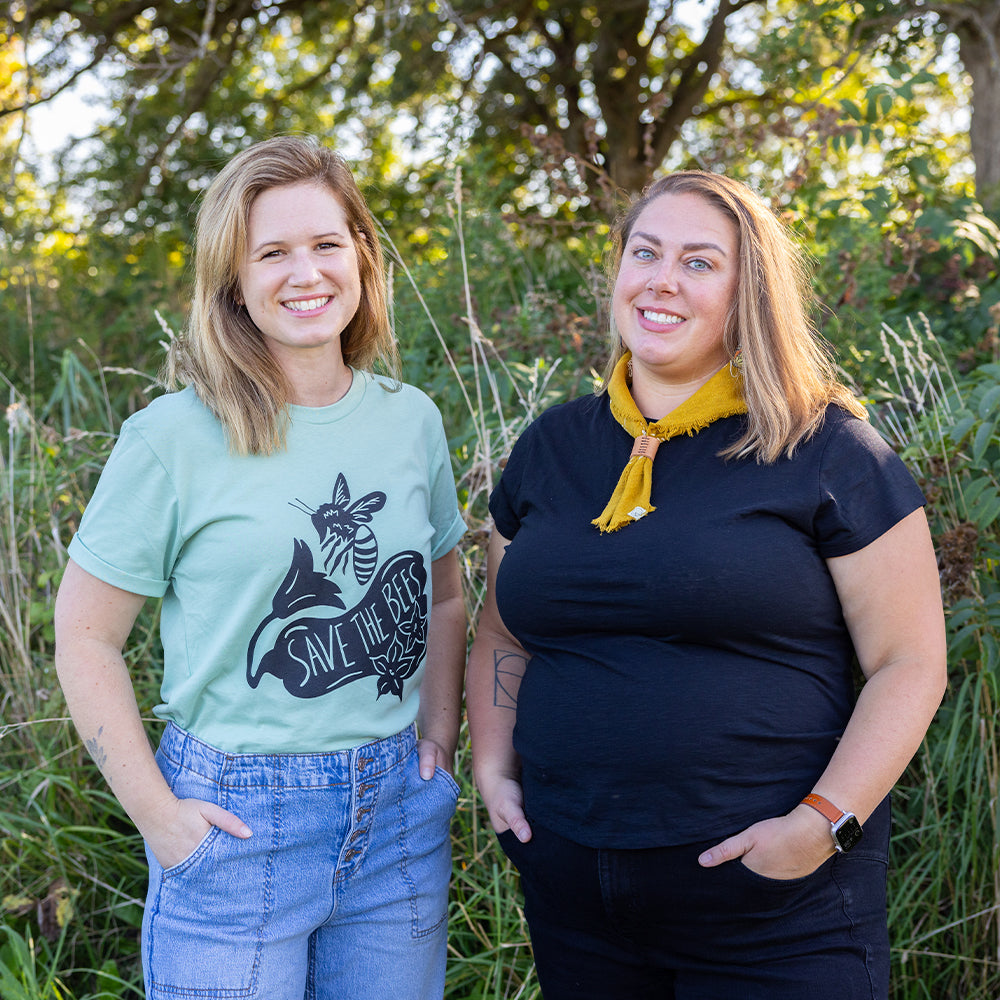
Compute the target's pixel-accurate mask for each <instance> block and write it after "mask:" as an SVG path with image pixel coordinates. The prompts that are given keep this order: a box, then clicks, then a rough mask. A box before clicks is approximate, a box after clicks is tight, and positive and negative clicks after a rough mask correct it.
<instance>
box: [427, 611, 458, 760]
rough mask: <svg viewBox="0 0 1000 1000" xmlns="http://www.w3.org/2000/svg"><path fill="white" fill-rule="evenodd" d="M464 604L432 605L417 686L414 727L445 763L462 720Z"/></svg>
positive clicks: (455, 743) (455, 742)
mask: <svg viewBox="0 0 1000 1000" xmlns="http://www.w3.org/2000/svg"><path fill="white" fill-rule="evenodd" d="M465 635H466V632H465V605H464V602H463V600H462V598H461V596H457V597H450V598H448V599H446V600H444V601H439V602H435V604H434V606H433V608H432V610H431V620H430V625H429V626H428V630H427V663H426V666H425V667H424V677H423V681H422V682H421V685H420V708H419V711H418V714H417V727H418V729H419V730H420V735H421V737H422V738H424V739H429V740H432V741H433V742H434V743H436V744H437V745H438V746H439V747H441V749H442V750H443V751H444V753H445V755H446V757H447V758H448V760H449V761H450V760H452V759H453V758H454V756H455V750H456V748H457V746H458V731H459V727H460V725H461V721H462V683H463V674H464V668H465V646H466V642H465Z"/></svg>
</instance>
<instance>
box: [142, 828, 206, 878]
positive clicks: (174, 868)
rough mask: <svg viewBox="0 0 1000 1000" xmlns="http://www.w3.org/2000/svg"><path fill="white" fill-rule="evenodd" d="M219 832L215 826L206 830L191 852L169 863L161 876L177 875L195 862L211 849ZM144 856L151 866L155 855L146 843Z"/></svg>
mask: <svg viewBox="0 0 1000 1000" xmlns="http://www.w3.org/2000/svg"><path fill="white" fill-rule="evenodd" d="M220 833H222V831H221V830H220V829H219V828H218V827H217V826H213V827H210V828H209V829H208V830H206V831H205V836H204V837H202V838H201V840H199V841H198V843H197V844H195V847H194V850H193V851H191V853H190V854H189V855H188V856H187V857H186V858H183V859H182V860H181V861H178V862H177V863H176V864H174V865H171V866H170V867H169V868H163V877H164V878H170V877H171V876H173V875H179V874H180V873H181V872H183V871H185V870H186V869H187V868H190V867H191V865H193V864H196V863H197V862H198V861H199V860H200V859H201V858H202V857H203V856H204V855H205V854H207V853H208V852H209V851H210V850H211V849H212V843H213V841H214V840H215V838H216V837H217V836H218V835H219V834H220ZM146 858H147V860H148V861H149V863H150V867H152V864H153V861H154V860H155V856H154V855H153V852H152V851H151V850H150V848H149V844H147V845H146ZM157 864H159V862H157Z"/></svg>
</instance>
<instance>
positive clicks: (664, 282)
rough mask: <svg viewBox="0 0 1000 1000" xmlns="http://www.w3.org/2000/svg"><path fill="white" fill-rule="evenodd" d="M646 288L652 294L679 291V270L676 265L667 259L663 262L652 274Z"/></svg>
mask: <svg viewBox="0 0 1000 1000" xmlns="http://www.w3.org/2000/svg"><path fill="white" fill-rule="evenodd" d="M646 287H647V288H648V289H649V290H650V291H651V292H675V291H677V268H676V267H675V265H674V263H673V262H672V261H669V260H666V259H664V260H661V261H660V262H659V263H658V264H657V265H656V267H654V268H653V270H652V272H651V273H650V275H649V280H648V281H647V282H646Z"/></svg>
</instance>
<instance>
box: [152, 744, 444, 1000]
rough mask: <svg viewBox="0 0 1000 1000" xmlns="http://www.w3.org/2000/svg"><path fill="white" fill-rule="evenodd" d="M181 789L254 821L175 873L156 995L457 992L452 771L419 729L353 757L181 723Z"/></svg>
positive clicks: (162, 884) (295, 998) (332, 997)
mask: <svg viewBox="0 0 1000 1000" xmlns="http://www.w3.org/2000/svg"><path fill="white" fill-rule="evenodd" d="M156 756H157V762H158V763H159V765H160V769H161V771H162V772H163V774H164V777H165V778H166V779H167V782H168V783H169V784H170V786H171V788H172V789H173V790H174V793H175V794H176V795H177V796H178V797H180V798H198V799H204V800H207V801H210V802H217V803H218V804H219V805H221V806H223V807H224V808H226V809H228V810H230V811H231V812H233V813H235V814H236V815H237V816H239V817H240V818H241V819H243V820H244V821H245V822H246V823H247V825H248V826H249V827H250V829H251V830H252V831H253V836H251V837H250V838H249V839H248V840H241V839H240V838H238V837H232V836H230V835H229V834H226V833H223V832H222V831H221V830H219V829H218V828H217V827H215V828H213V829H212V830H210V831H209V832H208V834H207V835H206V836H205V839H204V840H203V841H202V842H201V844H199V845H198V847H197V848H196V849H195V851H194V853H192V854H191V855H190V857H188V858H186V859H185V860H184V861H182V862H181V863H180V864H177V865H174V866H173V867H171V868H168V869H166V870H164V869H163V868H162V867H160V865H159V864H158V863H157V861H156V859H155V857H153V855H152V852H151V851H149V850H148V848H147V851H146V856H147V858H148V860H149V875H150V878H149V895H148V897H147V899H146V910H145V914H144V917H143V925H142V959H143V975H144V978H145V981H146V991H147V996H148V997H149V998H150V1000H189V998H195V997H197V998H199V1000H207V998H227V1000H238V998H255V1000H389V998H392V1000H397V998H403V1000H436V998H440V997H441V995H442V993H443V992H444V974H445V958H446V943H447V942H446V937H447V930H448V913H447V909H448V881H449V878H450V875H451V846H450V837H449V827H450V822H451V817H452V815H453V813H454V811H455V804H456V802H457V798H458V786H457V785H456V784H455V781H454V780H453V779H452V777H451V776H450V775H449V774H448V773H447V772H446V771H443V770H441V769H440V768H439V769H438V772H437V774H436V775H435V777H434V778H433V779H432V780H430V781H424V780H422V779H421V777H420V774H419V772H418V768H417V749H416V737H415V732H414V728H413V727H412V726H411V727H410V728H409V729H406V730H404V731H403V732H401V733H399V734H397V735H396V736H391V737H389V738H387V739H384V740H379V741H378V742H375V743H370V744H368V745H366V746H361V747H357V748H355V749H353V750H345V751H343V752H339V753H321V754H288V755H266V754H260V755H257V754H227V753H224V752H222V751H220V750H217V749H215V748H214V747H210V746H208V745H207V744H206V743H203V742H201V741H200V740H198V739H196V738H194V737H193V736H191V735H190V734H188V733H185V732H184V731H183V730H181V729H179V728H178V727H177V726H175V725H173V724H170V725H168V726H167V728H166V731H165V732H164V734H163V739H162V742H161V744H160V748H159V750H158V751H157V755H156Z"/></svg>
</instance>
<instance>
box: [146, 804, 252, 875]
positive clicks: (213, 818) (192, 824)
mask: <svg viewBox="0 0 1000 1000" xmlns="http://www.w3.org/2000/svg"><path fill="white" fill-rule="evenodd" d="M213 826H217V827H218V828H219V829H220V830H222V831H223V832H224V833H228V834H231V835H232V836H233V837H241V838H243V839H244V840H245V839H246V838H247V837H250V836H251V835H252V831H251V830H250V827H248V826H247V825H246V823H244V822H243V820H241V819H240V818H239V816H236V815H234V814H233V813H231V812H229V811H228V810H226V809H223V808H222V806H220V805H216V804H215V803H214V802H204V801H202V800H201V799H177V798H175V799H174V800H173V803H172V805H171V806H169V807H167V808H166V809H164V810H163V811H162V813H161V814H160V816H158V817H157V822H156V823H155V826H154V828H153V829H146V830H145V831H141V832H142V833H143V836H144V838H145V840H146V843H147V844H149V848H150V850H151V851H152V852H153V855H154V856H155V858H156V860H157V861H158V862H159V863H160V865H161V867H163V868H172V867H173V866H174V865H179V864H180V863H181V862H182V861H183V860H184V859H185V858H188V857H190V856H191V855H192V854H193V853H194V851H195V850H196V849H197V847H198V845H199V844H200V843H201V842H202V841H203V840H204V839H205V835H206V834H207V833H208V831H209V830H211V829H212V827H213Z"/></svg>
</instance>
